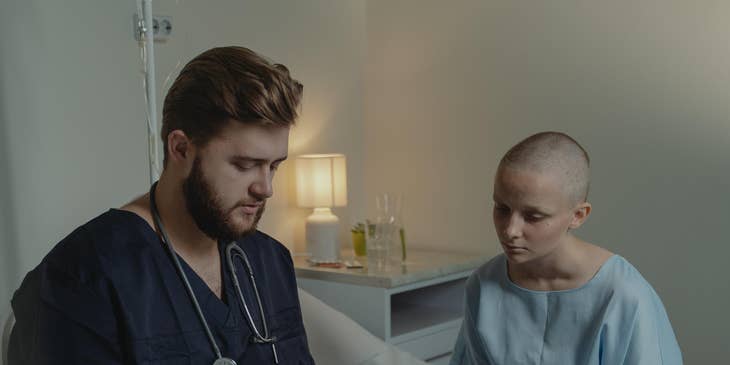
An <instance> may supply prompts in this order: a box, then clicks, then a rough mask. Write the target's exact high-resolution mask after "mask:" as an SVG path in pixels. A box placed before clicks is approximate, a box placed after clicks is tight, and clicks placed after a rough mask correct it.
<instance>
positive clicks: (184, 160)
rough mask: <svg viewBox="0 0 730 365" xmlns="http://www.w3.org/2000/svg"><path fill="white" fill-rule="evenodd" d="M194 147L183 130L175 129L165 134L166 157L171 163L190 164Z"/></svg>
mask: <svg viewBox="0 0 730 365" xmlns="http://www.w3.org/2000/svg"><path fill="white" fill-rule="evenodd" d="M194 149H195V147H194V146H193V143H192V141H191V140H190V138H188V136H187V135H186V134H185V132H183V131H181V130H179V129H176V130H174V131H172V132H170V134H168V135H167V158H168V160H169V162H170V163H172V164H173V165H178V166H184V167H185V169H186V170H187V168H189V166H192V162H193V160H194V158H195V155H194V154H195V152H194Z"/></svg>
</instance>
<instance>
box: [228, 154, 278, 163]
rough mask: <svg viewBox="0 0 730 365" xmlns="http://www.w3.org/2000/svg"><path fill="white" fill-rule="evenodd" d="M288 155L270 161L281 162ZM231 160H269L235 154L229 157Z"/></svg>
mask: <svg viewBox="0 0 730 365" xmlns="http://www.w3.org/2000/svg"><path fill="white" fill-rule="evenodd" d="M288 157H289V156H284V157H280V158H277V159H276V160H274V161H272V163H277V162H282V161H284V160H286V159H287V158H288ZM231 160H234V161H236V162H255V163H267V162H269V160H267V159H265V158H256V157H251V156H244V155H236V156H233V157H232V158H231Z"/></svg>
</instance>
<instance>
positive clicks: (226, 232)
mask: <svg viewBox="0 0 730 365" xmlns="http://www.w3.org/2000/svg"><path fill="white" fill-rule="evenodd" d="M200 165H201V163H200V159H199V158H198V157H196V158H195V161H193V168H192V170H191V171H190V175H189V176H188V177H187V178H186V179H185V181H184V182H183V195H184V196H185V205H186V206H187V208H188V212H189V213H190V215H191V216H192V217H193V220H194V221H195V224H196V225H197V226H198V228H199V229H200V230H201V231H202V232H203V233H205V234H206V235H207V236H208V237H210V238H212V239H214V240H216V241H219V242H225V243H228V242H232V241H237V240H239V239H241V238H242V237H244V236H246V235H248V234H250V233H252V232H254V231H256V226H257V225H258V222H259V219H261V215H263V213H264V208H265V207H266V201H265V200H264V201H263V203H262V204H261V207H260V208H259V209H258V211H257V212H256V215H255V216H254V219H253V222H252V223H251V226H250V227H248V228H246V229H238V228H237V227H235V226H234V225H233V223H232V222H231V221H230V219H231V212H232V211H233V210H234V209H236V208H238V207H240V206H242V205H243V202H239V203H237V204H236V205H234V206H233V207H231V208H230V209H228V210H225V208H224V207H222V206H221V205H222V203H221V202H220V200H219V199H218V196H217V195H216V194H215V193H214V192H213V189H212V188H211V186H210V184H209V183H208V181H206V179H205V176H203V171H202V169H201V166H200Z"/></svg>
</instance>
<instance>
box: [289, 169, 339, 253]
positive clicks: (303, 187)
mask: <svg viewBox="0 0 730 365" xmlns="http://www.w3.org/2000/svg"><path fill="white" fill-rule="evenodd" d="M296 177H297V205H298V206H300V207H302V208H313V209H314V210H313V212H312V214H311V215H310V216H309V217H307V223H306V240H307V250H308V251H309V252H310V253H311V258H310V260H311V261H314V262H334V261H338V260H339V256H340V246H339V244H338V243H337V231H338V227H339V219H338V218H337V216H336V215H334V214H332V210H330V208H331V207H344V206H346V205H347V166H346V162H345V155H342V154H321V155H301V156H298V157H297V159H296Z"/></svg>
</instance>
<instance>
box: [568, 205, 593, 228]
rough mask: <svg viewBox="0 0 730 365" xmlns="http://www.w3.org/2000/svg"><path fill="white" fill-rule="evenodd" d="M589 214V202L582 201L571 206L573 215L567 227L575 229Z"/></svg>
mask: <svg viewBox="0 0 730 365" xmlns="http://www.w3.org/2000/svg"><path fill="white" fill-rule="evenodd" d="M590 214H591V203H588V202H583V203H580V204H578V205H576V206H575V208H573V217H572V219H571V221H570V224H569V225H568V228H569V229H576V228H578V227H580V226H582V225H583V223H584V222H585V221H586V219H588V216H589V215H590Z"/></svg>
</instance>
